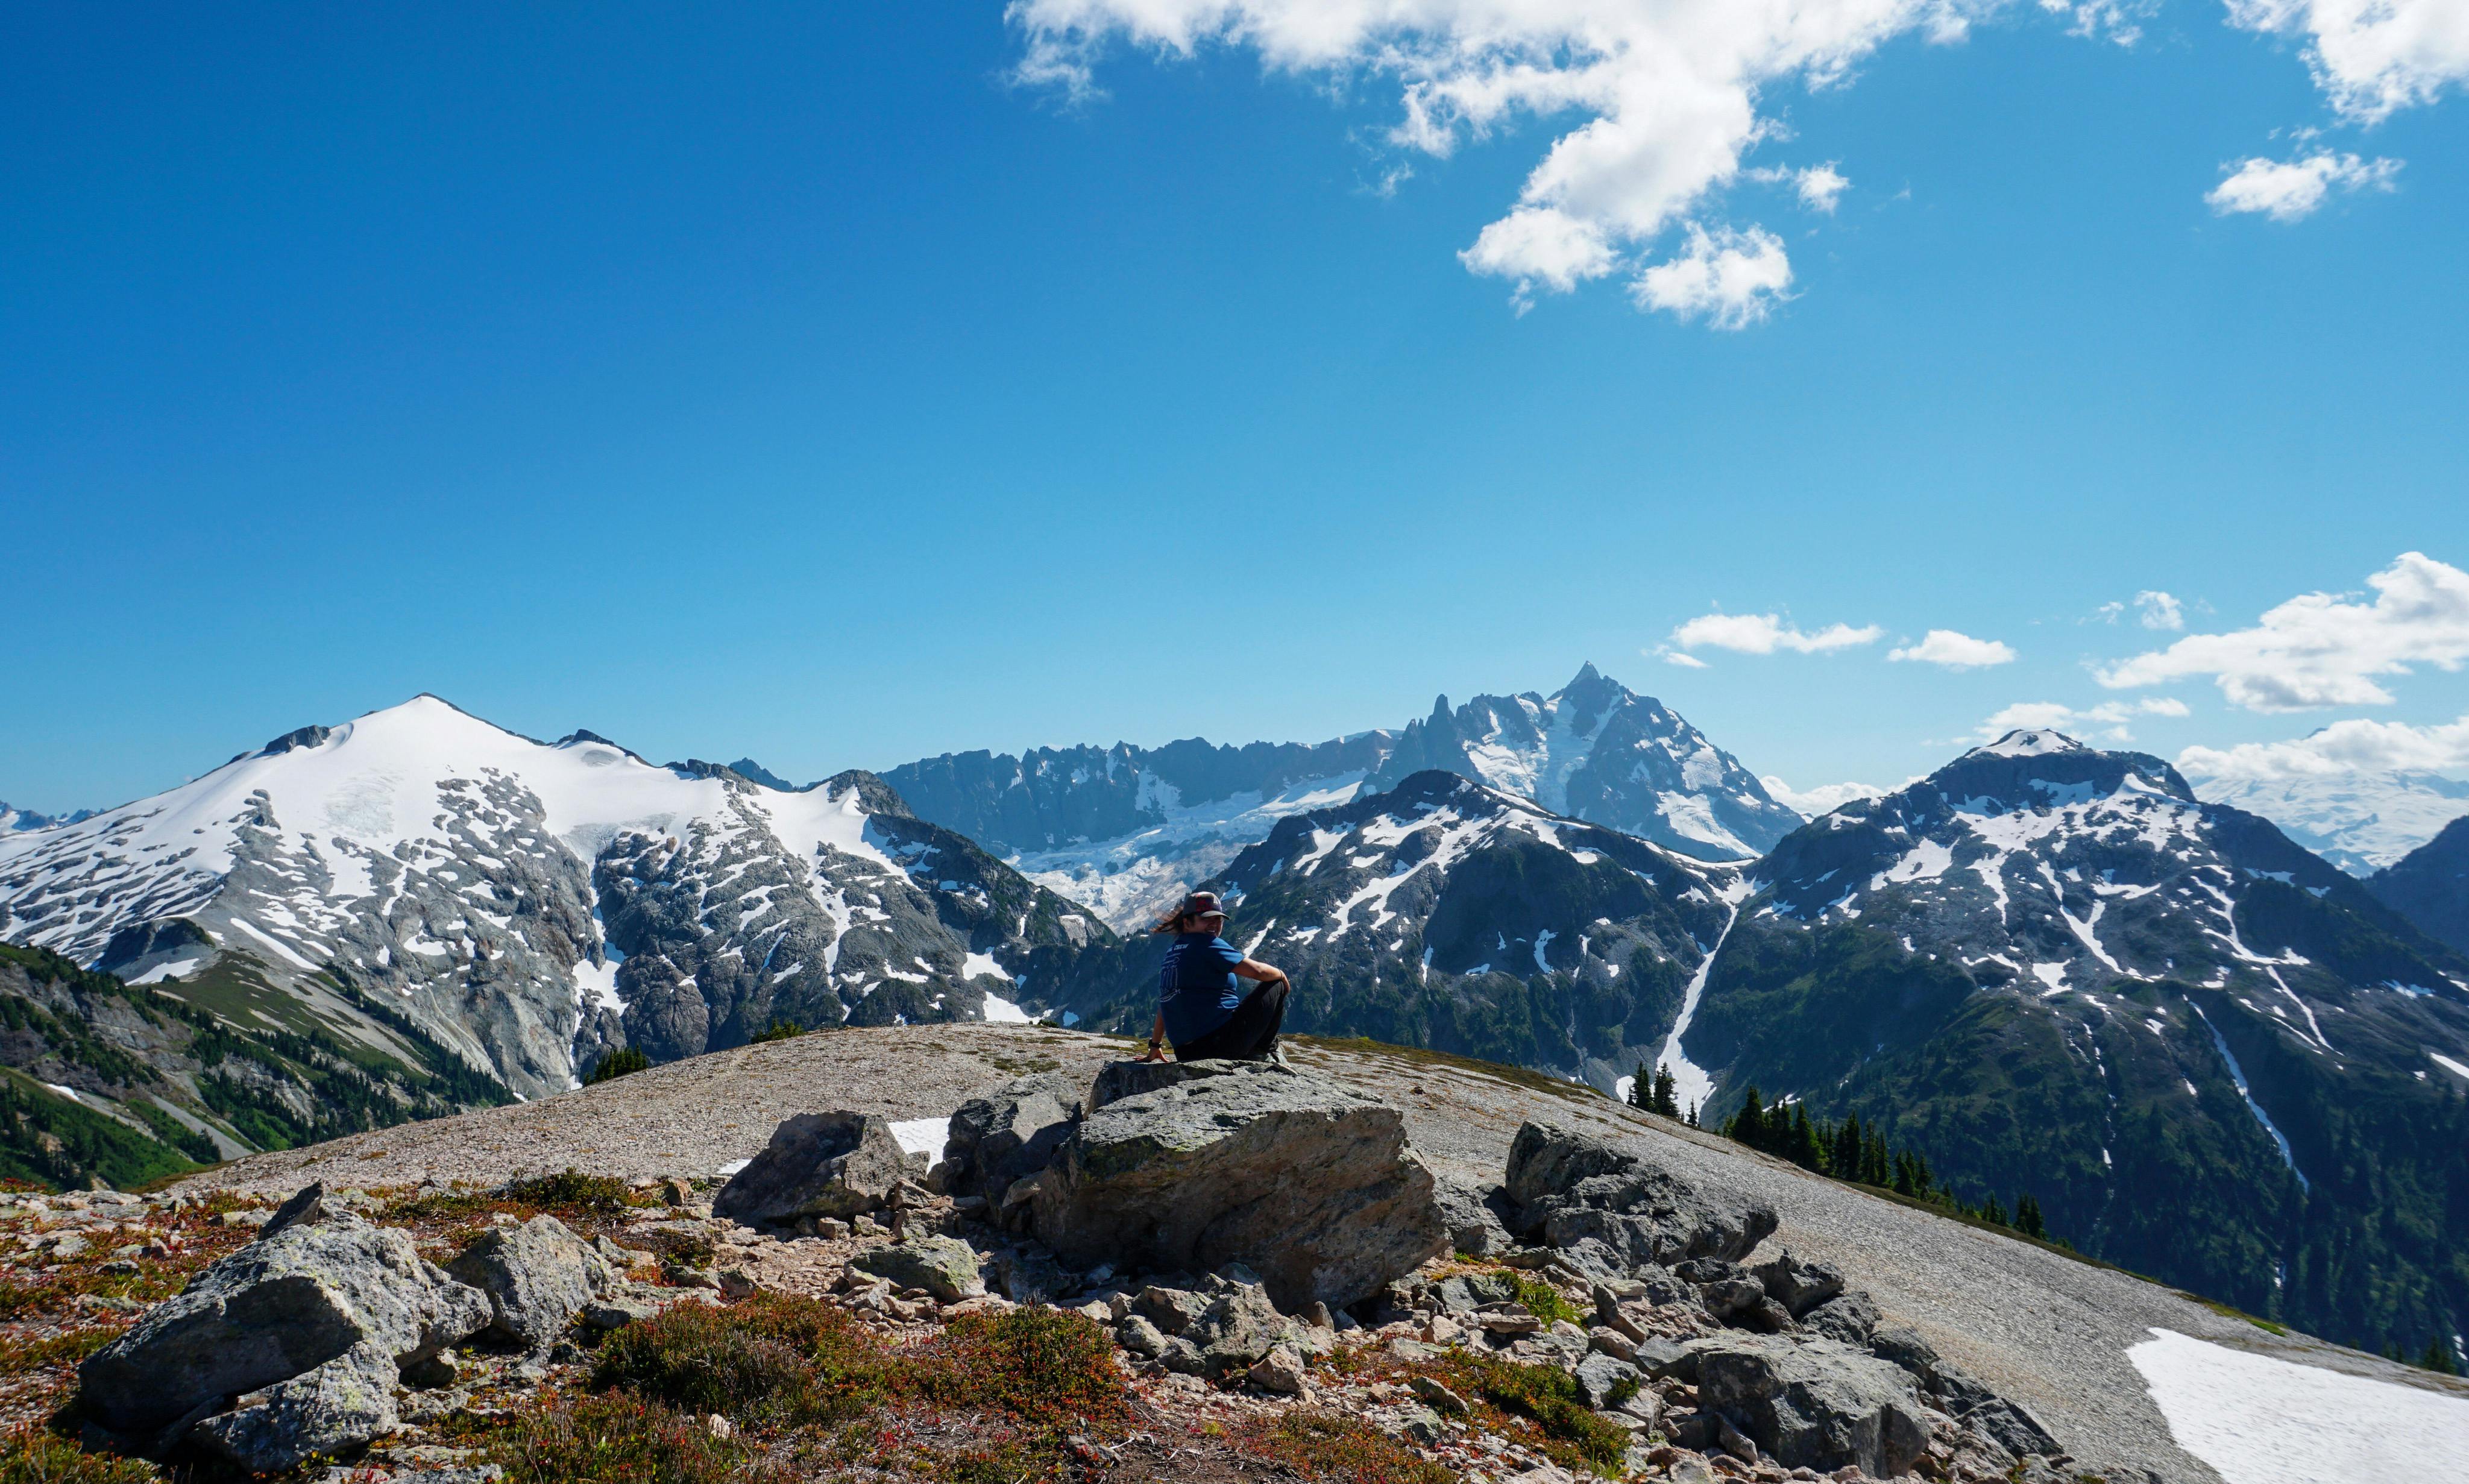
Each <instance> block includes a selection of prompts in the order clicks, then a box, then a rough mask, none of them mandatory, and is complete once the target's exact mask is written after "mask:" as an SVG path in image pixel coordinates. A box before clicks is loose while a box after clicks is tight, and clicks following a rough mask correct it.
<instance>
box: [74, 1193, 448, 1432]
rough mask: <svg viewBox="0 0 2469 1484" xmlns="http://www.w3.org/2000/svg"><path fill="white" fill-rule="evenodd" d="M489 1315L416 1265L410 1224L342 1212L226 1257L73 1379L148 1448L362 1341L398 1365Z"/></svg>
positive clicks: (97, 1410)
mask: <svg viewBox="0 0 2469 1484" xmlns="http://www.w3.org/2000/svg"><path fill="white" fill-rule="evenodd" d="M491 1318H492V1308H491V1305H490V1301H489V1295H488V1294H486V1293H484V1292H482V1291H480V1290H479V1289H477V1288H473V1287H466V1286H464V1285H463V1284H460V1283H456V1282H455V1281H453V1280H452V1279H450V1278H449V1277H448V1276H447V1275H446V1274H444V1273H442V1272H440V1271H438V1269H437V1268H435V1267H434V1266H432V1265H430V1264H427V1263H425V1262H423V1261H422V1260H421V1257H420V1252H419V1249H418V1248H417V1247H416V1246H415V1245H414V1244H413V1241H412V1238H411V1234H410V1233H408V1232H404V1231H396V1230H390V1229H385V1228H380V1227H376V1226H372V1225H370V1224H369V1223H368V1222H367V1221H365V1220H363V1219H361V1218H360V1217H357V1216H349V1215H345V1216H338V1217H332V1218H330V1219H328V1220H325V1221H323V1222H319V1223H317V1224H314V1225H295V1226H292V1227H290V1228H288V1229H287V1230H285V1231H282V1232H279V1233H277V1234H275V1235H274V1236H272V1237H268V1238H266V1239H265V1240H263V1241H255V1242H251V1243H250V1244H249V1245H247V1246H245V1247H242V1248H241V1249H240V1250H239V1251H238V1252H235V1253H232V1254H231V1255H230V1256H228V1257H225V1258H223V1259H222V1260H221V1261H219V1262H218V1263H216V1264H214V1265H213V1266H211V1267H209V1268H207V1269H206V1270H205V1271H204V1272H203V1273H200V1274H198V1275H197V1277H196V1279H195V1280H193V1281H192V1282H191V1283H190V1285H189V1287H187V1288H186V1289H184V1290H183V1291H182V1292H180V1293H179V1294H178V1295H177V1296H175V1297H173V1298H170V1299H167V1300H165V1301H164V1302H163V1303H161V1304H158V1305H156V1306H155V1307H154V1309H153V1310H151V1311H150V1312H149V1313H148V1314H147V1315H146V1317H145V1318H143V1319H141V1320H139V1321H138V1322H137V1323H136V1324H135V1325H133V1326H131V1327H130V1328H129V1329H128V1331H127V1333H124V1334H122V1335H121V1336H120V1337H119V1338H117V1339H115V1340H113V1341H112V1342H111V1343H110V1344H108V1345H105V1346H104V1348H103V1349H101V1350H99V1351H97V1352H96V1353H95V1354H94V1355H93V1356H91V1357H89V1358H88V1359H87V1360H86V1361H85V1363H84V1364H83V1365H81V1366H80V1367H79V1370H78V1378H79V1383H80V1388H81V1396H82V1398H83V1404H84V1407H85V1410H86V1414H87V1415H88V1416H89V1417H91V1418H93V1419H94V1420H95V1422H97V1423H98V1424H100V1425H101V1426H104V1427H106V1428H108V1429H110V1430H111V1431H113V1432H116V1433H119V1434H121V1435H123V1436H124V1437H127V1438H129V1439H131V1440H139V1441H143V1442H148V1443H150V1442H153V1441H155V1440H156V1439H157V1438H158V1437H159V1435H160V1434H161V1433H162V1432H163V1431H164V1430H165V1429H167V1428H170V1427H172V1426H173V1424H174V1423H178V1422H181V1421H183V1420H184V1419H187V1418H190V1417H192V1416H196V1415H200V1414H201V1413H203V1412H211V1411H213V1410H216V1409H219V1407H220V1406H222V1405H223V1404H224V1403H226V1402H227V1400H228V1399H229V1398H232V1397H236V1396H242V1395H244V1394H247V1393H252V1392H256V1391H260V1390H262V1389H264V1388H266V1387H270V1386H274V1385H277V1384H278V1383H280V1382H283V1381H288V1380H291V1379H292V1378H294V1377H297V1376H301V1375H303V1374H304V1373H306V1372H309V1371H311V1370H313V1369H315V1368H317V1367H318V1366H321V1365H324V1364H326V1363H327V1362H328V1361H331V1360H333V1359H335V1358H336V1357H337V1356H341V1355H343V1354H344V1353H345V1352H346V1351H350V1350H353V1349H354V1348H355V1347H357V1346H359V1345H362V1344H363V1343H366V1344H370V1345H374V1346H375V1347H376V1351H375V1352H374V1353H376V1354H381V1355H383V1356H385V1357H386V1360H387V1362H388V1363H389V1364H394V1365H399V1364H401V1363H403V1362H404V1361H409V1360H418V1359H423V1358H426V1357H427V1356H431V1355H434V1354H436V1353H437V1351H438V1350H440V1349H441V1348H443V1347H445V1346H447V1345H451V1344H454V1343H456V1342H458V1341H460V1340H462V1339H464V1338H466V1337H468V1336H470V1335H471V1334H473V1333H476V1332H477V1331H479V1330H480V1329H481V1328H483V1327H484V1326H486V1325H487V1324H488V1323H489V1322H490V1320H491ZM386 1381H387V1384H388V1385H391V1384H392V1382H393V1378H392V1377H391V1376H388V1377H387V1378H386ZM286 1415H288V1414H286ZM163 1441H166V1442H168V1441H171V1440H169V1439H165V1440H163Z"/></svg>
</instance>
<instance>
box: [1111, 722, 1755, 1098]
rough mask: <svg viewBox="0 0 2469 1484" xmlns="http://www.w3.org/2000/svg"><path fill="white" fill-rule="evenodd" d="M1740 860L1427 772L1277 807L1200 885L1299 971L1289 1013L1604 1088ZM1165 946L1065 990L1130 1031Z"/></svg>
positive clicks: (1644, 1035) (1710, 917)
mask: <svg viewBox="0 0 2469 1484" xmlns="http://www.w3.org/2000/svg"><path fill="white" fill-rule="evenodd" d="M1739 881H1740V872H1739V871H1738V870H1737V869H1736V868H1733V867H1730V866H1724V865H1718V864H1712V863H1707V862H1702V861H1697V860H1694V859H1692V858H1691V857H1688V856H1686V855H1682V854H1680V853H1678V852H1676V851H1673V850H1670V849H1667V848H1665V847H1662V846H1655V845H1651V844H1649V843H1648V842H1645V841H1642V840H1638V839H1636V838H1634V837H1632V836H1629V835H1625V834H1622V833H1620V832H1619V831H1616V830H1611V829H1605V828H1603V827H1600V826H1597V825H1592V824H1588V823H1584V822H1582V821H1579V820H1572V819H1568V818H1565V817H1563V816H1559V815H1555V814H1553V813H1551V812H1550V811H1548V810H1546V809H1544V808H1542V807H1540V806H1539V805H1537V804H1535V803H1534V802H1533V801H1532V800H1527V799H1524V798H1521V797H1519V796H1517V795H1515V794H1511V793H1508V792H1505V791H1502V790H1498V789H1492V788H1488V787H1486V786H1484V785H1482V784H1480V783H1476V782H1474V781H1472V780H1470V779H1467V778H1464V777H1458V776H1457V775H1455V774H1451V773H1445V772H1442V771H1440V770H1437V769H1434V770H1427V771H1425V772H1422V773H1419V774H1416V775H1414V776H1412V777H1408V778H1406V779H1405V780H1403V781H1402V782H1400V783H1398V784H1397V785H1396V787H1395V788H1394V789H1391V790H1389V791H1387V792H1385V793H1380V794H1375V795H1366V796H1363V797H1361V798H1357V799H1354V800H1350V801H1348V802H1346V803H1343V804H1339V805H1335V806H1332V807H1329V808H1325V809H1316V810H1312V811H1310V812H1308V813H1301V814H1295V815H1291V816H1288V817H1287V818H1285V819H1282V820H1281V821H1279V822H1278V823H1277V824H1276V826H1275V827H1274V828H1273V829H1272V830H1271V832H1270V834H1269V838H1268V839H1267V840H1265V841H1263V842H1261V843H1260V844H1258V845H1256V846H1252V847H1250V848H1248V849H1246V850H1244V851H1243V852H1242V853H1241V854H1240V855H1238V856H1237V857H1235V859H1234V861H1233V862H1232V863H1230V864H1229V865H1228V867H1227V868H1226V870H1224V871H1223V872H1222V873H1220V874H1219V875H1218V876H1217V877H1215V878H1214V879H1212V880H1211V882H1210V883H1209V884H1210V885H1211V886H1212V887H1213V888H1215V889H1216V890H1218V891H1220V892H1222V893H1225V894H1226V895H1227V898H1228V900H1229V901H1230V902H1231V903H1232V904H1233V906H1234V920H1233V923H1232V925H1231V926H1230V927H1229V928H1228V930H1227V937H1228V939H1229V940H1231V941H1233V942H1234V943H1235V944H1237V945H1238V946H1240V947H1241V948H1243V949H1244V951H1246V952H1247V953H1251V954H1253V955H1255V956H1257V957H1258V958H1260V959H1263V960H1265V961H1267V962H1272V963H1275V964H1277V965H1278V966H1279V967H1281V968H1283V969H1285V970H1286V971H1288V972H1289V973H1291V974H1292V975H1293V976H1294V979H1295V983H1296V986H1297V987H1296V997H1295V1000H1294V1002H1293V1004H1292V1005H1291V1006H1290V1008H1289V1009H1288V1015H1287V1024H1288V1025H1289V1026H1290V1027H1292V1028H1293V1029H1296V1030H1299V1031H1317V1032H1326V1033H1330V1034H1343V1035H1370V1036H1373V1037H1374V1038H1375V1039H1380V1040H1387V1041H1395V1042H1398V1043H1400V1044H1404V1045H1412V1046H1431V1047H1435V1048H1438V1049H1440V1050H1442V1051H1449V1052H1458V1053H1463V1054H1466V1055H1481V1056H1488V1057H1493V1058H1496V1059H1500V1060H1505V1061H1511V1062H1514V1063H1517V1064H1520V1065H1524V1066H1530V1067H1534V1068H1537V1069H1542V1070H1548V1071H1553V1072H1557V1073H1558V1074H1560V1075H1562V1076H1566V1077H1578V1078H1584V1079H1586V1080H1588V1081H1591V1082H1593V1083H1594V1084H1595V1085H1596V1086H1598V1087H1602V1088H1604V1089H1606V1090H1609V1089H1610V1088H1612V1087H1613V1086H1615V1085H1616V1084H1617V1083H1618V1081H1619V1079H1620V1078H1625V1077H1628V1076H1630V1075H1632V1074H1633V1073H1634V1072H1635V1071H1636V1070H1637V1067H1638V1065H1639V1063H1641V1062H1644V1061H1650V1060H1652V1059H1653V1057H1654V1055H1655V1054H1656V1048H1658V1047H1659V1046H1660V1045H1661V1044H1662V1042H1663V1041H1664V1039H1665V1037H1666V1035H1667V1033H1668V1032H1669V1031H1670V1028H1671V1026H1672V1024H1673V1017H1674V1016H1675V1015H1676V1014H1678V1013H1679V1010H1680V1008H1681V1004H1682V1000H1683V996H1684V994H1685V992H1686V986H1687V985H1688V983H1689V981H1690V978H1691V976H1692V974H1693V973H1695V972H1696V969H1697V968H1698V966H1699V965H1700V964H1701V963H1702V962H1704V961H1705V958H1706V951H1707V949H1708V948H1710V947H1711V946H1712V945H1713V944H1714V942H1715V941H1716V939H1718V937H1719V935H1720V933H1721V930H1722V927H1723V925H1724V923H1725V922H1726V921H1727V920H1728V918H1729V916H1730V909H1729V907H1728V906H1727V905H1726V903H1725V897H1726V896H1727V895H1733V894H1737V893H1738V890H1739V887H1738V883H1739ZM1164 948H1165V941H1164V940H1163V939H1133V940H1131V941H1128V942H1126V943H1124V944H1122V945H1120V946H1119V948H1118V949H1116V950H1113V951H1112V952H1111V954H1109V955H1107V956H1094V957H1093V958H1092V960H1091V961H1090V962H1091V964H1092V965H1095V964H1098V963H1106V964H1110V965H1112V967H1113V973H1112V975H1111V977H1106V976H1098V975H1091V976H1085V977H1084V983H1085V987H1084V988H1082V989H1080V990H1078V991H1075V993H1074V995H1073V1000H1072V1004H1073V1009H1075V1011H1077V1012H1078V1013H1079V1014H1081V1015H1082V1017H1083V1018H1084V1019H1086V1020H1087V1021H1088V1022H1089V1023H1090V1024H1092V1025H1101V1024H1111V1025H1125V1026H1133V1027H1135V1028H1137V1027H1139V1026H1145V1025H1146V1023H1147V1020H1146V1017H1147V1016H1148V1014H1149V1013H1150V1012H1151V1011H1152V1010H1153V1009H1154V1007H1155V1003H1156V974H1157V960H1158V958H1159V956H1160V955H1161V954H1162V953H1163V952H1164Z"/></svg>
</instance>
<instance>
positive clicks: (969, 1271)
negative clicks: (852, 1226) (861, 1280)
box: [849, 1237, 986, 1304]
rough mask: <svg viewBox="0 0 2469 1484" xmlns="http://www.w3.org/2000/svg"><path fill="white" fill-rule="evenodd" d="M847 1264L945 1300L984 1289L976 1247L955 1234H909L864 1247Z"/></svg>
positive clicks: (953, 1300)
mask: <svg viewBox="0 0 2469 1484" xmlns="http://www.w3.org/2000/svg"><path fill="white" fill-rule="evenodd" d="M849 1265H850V1266H851V1267H854V1268H856V1269H857V1270H858V1271H860V1272H865V1273H872V1274H873V1275H874V1276H876V1277H878V1278H888V1279H889V1280H891V1282H893V1283H894V1284H896V1285H898V1286H899V1287H904V1288H923V1289H925V1290H926V1291H927V1292H929V1293H932V1294H934V1295H935V1297H936V1298H938V1299H941V1300H942V1301H943V1302H944V1303H946V1304H957V1303H958V1302H959V1301H960V1300H962V1299H969V1298H976V1297H977V1296H979V1295H980V1294H981V1293H983V1292H985V1291H986V1286H985V1283H984V1282H983V1280H981V1278H980V1277H979V1276H978V1254H977V1250H976V1249H975V1248H973V1247H971V1246H970V1245H969V1244H968V1243H967V1242H965V1241H960V1240H959V1239H958V1238H956V1237H912V1238H910V1239H909V1240H908V1241H895V1242H890V1243H888V1244H886V1245H884V1246H880V1247H868V1248H867V1249H866V1250H865V1251H864V1252H861V1253H859V1254H858V1256H857V1259H856V1260H855V1261H854V1262H852V1263H850V1264H849Z"/></svg>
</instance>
